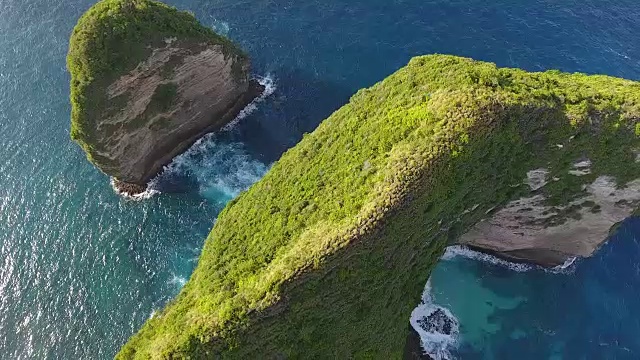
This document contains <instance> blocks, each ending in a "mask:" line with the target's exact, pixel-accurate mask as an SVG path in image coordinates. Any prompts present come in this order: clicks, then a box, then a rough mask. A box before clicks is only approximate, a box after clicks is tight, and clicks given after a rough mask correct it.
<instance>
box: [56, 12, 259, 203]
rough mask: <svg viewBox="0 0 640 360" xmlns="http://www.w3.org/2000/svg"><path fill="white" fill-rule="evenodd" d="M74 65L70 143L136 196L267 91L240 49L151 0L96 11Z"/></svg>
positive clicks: (83, 27)
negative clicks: (254, 77)
mask: <svg viewBox="0 0 640 360" xmlns="http://www.w3.org/2000/svg"><path fill="white" fill-rule="evenodd" d="M67 67H68V69H69V71H70V73H71V104H72V113H71V137H72V138H73V140H75V141H76V142H77V143H78V144H80V146H81V147H82V148H83V149H84V150H85V152H86V154H87V158H88V159H89V161H91V162H92V163H93V164H94V165H95V166H96V167H98V168H99V169H100V170H102V171H103V172H104V173H105V174H107V175H110V176H112V177H113V178H114V180H115V184H116V186H117V187H118V188H119V190H120V191H123V192H126V193H129V194H135V193H139V192H142V191H144V190H145V188H146V184H147V182H148V181H149V180H150V179H151V178H153V177H154V176H155V175H156V174H158V172H160V171H161V170H162V168H163V166H164V165H166V164H168V163H169V162H170V161H171V159H173V158H174V157H175V156H176V155H178V154H180V153H181V152H183V151H185V150H186V149H187V148H188V147H189V146H191V145H192V144H193V143H194V142H195V141H196V140H197V139H198V138H200V137H202V136H203V135H204V134H206V133H208V132H212V131H215V130H217V129H219V128H221V127H222V126H224V125H225V124H227V123H228V122H230V121H231V120H233V119H234V118H235V117H236V116H237V115H238V113H239V112H240V111H241V110H242V109H243V108H244V107H245V106H246V105H247V104H249V103H250V102H251V101H252V100H253V99H254V98H255V97H256V96H258V95H259V94H260V93H261V92H262V90H263V89H262V86H261V85H260V84H258V83H257V82H256V81H253V80H251V79H250V76H249V71H250V63H249V59H248V57H247V55H246V54H245V53H243V52H242V51H241V50H240V49H238V47H236V46H235V45H234V44H233V43H231V42H230V41H229V40H228V39H226V38H224V37H222V36H220V35H218V34H216V33H215V32H213V31H212V30H211V29H208V28H206V27H204V26H202V25H201V24H199V23H198V21H197V20H196V19H195V18H194V17H193V15H191V14H190V13H187V12H183V11H178V10H176V9H175V8H173V7H170V6H167V5H165V4H163V3H160V2H157V1H152V0H102V1H100V2H98V3H97V4H95V5H94V6H93V7H91V8H90V9H89V10H88V11H87V12H86V13H85V14H84V15H83V16H82V17H81V18H80V20H79V21H78V24H77V25H76V27H75V28H74V30H73V34H72V35H71V39H70V43H69V53H68V56H67Z"/></svg>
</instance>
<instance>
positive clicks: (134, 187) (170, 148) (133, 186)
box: [113, 80, 265, 196]
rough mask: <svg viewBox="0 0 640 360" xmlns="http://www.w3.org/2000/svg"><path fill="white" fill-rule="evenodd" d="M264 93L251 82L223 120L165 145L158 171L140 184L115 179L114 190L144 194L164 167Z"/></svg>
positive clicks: (256, 84)
mask: <svg viewBox="0 0 640 360" xmlns="http://www.w3.org/2000/svg"><path fill="white" fill-rule="evenodd" d="M264 91H265V87H264V85H262V84H260V83H259V82H258V81H256V80H251V81H250V83H249V89H248V91H247V92H246V93H244V95H243V96H242V97H241V98H240V99H238V101H237V102H236V103H235V104H233V105H232V106H231V107H230V108H229V109H228V110H227V111H226V112H225V114H224V116H223V117H222V118H220V119H215V120H214V121H212V122H211V124H210V125H209V126H208V127H206V128H204V129H202V130H198V129H194V131H193V132H192V133H190V134H185V136H183V137H182V138H178V139H176V141H175V143H167V144H166V145H165V148H166V151H164V152H163V151H160V152H159V156H158V160H156V161H155V163H156V164H158V165H156V166H155V168H158V171H155V172H151V173H149V174H148V175H147V176H146V177H145V179H144V180H143V181H142V182H140V183H137V182H126V181H120V180H118V179H115V178H114V181H113V186H114V188H115V189H116V191H117V192H119V193H123V194H126V195H129V196H135V195H139V194H142V193H143V192H145V191H146V190H147V187H148V182H149V181H150V180H151V179H153V178H154V177H156V176H157V175H158V174H160V173H161V172H162V171H163V169H164V167H165V166H166V165H168V164H169V163H171V161H172V160H173V158H175V157H176V156H177V155H179V154H181V153H183V152H185V151H186V150H187V149H189V148H190V147H191V146H193V144H195V143H196V142H197V141H198V140H199V139H200V138H202V137H203V136H204V135H206V134H209V133H212V132H215V131H217V130H220V129H222V128H223V127H225V126H226V125H227V124H229V123H231V122H232V121H233V120H234V119H236V117H237V116H238V115H239V114H240V112H242V110H243V109H245V108H246V107H247V106H248V105H249V104H251V102H252V101H254V100H255V99H257V98H259V97H260V96H261V95H262V94H263V93H264Z"/></svg>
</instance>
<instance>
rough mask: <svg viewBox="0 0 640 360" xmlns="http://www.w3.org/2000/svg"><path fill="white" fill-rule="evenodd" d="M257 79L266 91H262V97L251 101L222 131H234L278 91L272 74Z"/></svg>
mask: <svg viewBox="0 0 640 360" xmlns="http://www.w3.org/2000/svg"><path fill="white" fill-rule="evenodd" d="M255 79H256V80H257V81H258V83H259V84H260V85H262V86H264V90H263V91H262V94H260V96H258V97H257V98H255V99H253V101H251V102H250V103H249V105H247V106H245V107H244V109H242V110H241V111H240V113H238V116H236V118H235V119H233V120H232V121H231V122H229V123H228V124H227V125H225V126H224V127H223V128H222V131H229V130H232V129H233V128H234V127H235V126H236V125H237V124H238V123H239V122H240V121H241V120H242V119H244V118H246V117H247V116H249V115H250V114H251V113H252V112H254V111H256V109H257V108H258V104H260V103H261V102H263V101H264V99H266V98H268V97H269V96H270V95H271V94H273V93H274V92H275V91H276V83H275V80H274V79H273V77H272V76H271V74H267V75H266V76H264V77H263V76H256V77H255Z"/></svg>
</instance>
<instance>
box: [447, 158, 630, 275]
mask: <svg viewBox="0 0 640 360" xmlns="http://www.w3.org/2000/svg"><path fill="white" fill-rule="evenodd" d="M580 164H581V163H577V165H580ZM582 164H586V163H585V162H583V163H582ZM539 172H540V170H538V173H539ZM542 172H543V173H544V172H545V171H544V169H542ZM588 172H589V170H588V166H586V167H583V168H582V169H576V170H572V171H571V172H570V173H568V174H567V175H566V176H569V177H571V176H582V175H586V173H588ZM531 173H532V172H530V174H531ZM555 179H556V180H555V181H561V179H559V178H555ZM529 180H531V178H529ZM551 181H553V180H551ZM545 182H546V181H545ZM530 185H531V183H530ZM544 185H546V184H544V183H543V184H540V187H539V188H538V187H537V186H536V185H531V189H532V193H531V194H530V195H529V196H526V197H522V198H519V199H517V200H513V201H511V202H509V203H507V204H506V205H505V206H504V207H502V208H501V209H500V210H498V211H495V213H493V214H491V215H489V216H488V217H487V218H486V219H484V220H482V221H480V222H479V223H477V224H476V225H475V226H473V227H472V228H471V229H470V230H469V231H468V232H467V233H465V234H464V235H462V237H461V238H460V240H459V243H460V244H463V245H467V246H469V247H471V248H474V249H476V250H480V251H485V252H490V253H494V254H496V255H498V256H500V257H503V258H507V259H509V260H512V261H524V262H532V263H536V264H538V265H542V266H547V267H551V266H558V265H561V264H563V263H564V262H566V261H567V260H569V259H570V258H573V257H589V256H591V255H592V254H593V253H594V252H595V251H596V250H597V249H598V248H599V247H600V245H601V244H602V243H604V242H605V241H606V240H607V239H608V235H609V233H610V231H611V229H612V227H614V226H615V225H616V224H618V223H619V222H621V221H623V220H625V219H626V218H628V217H629V216H631V215H632V214H633V213H634V211H635V210H636V209H638V208H639V207H640V178H639V179H636V180H633V181H630V182H628V183H626V184H618V183H616V179H615V178H612V177H608V176H599V177H597V178H596V179H595V180H594V181H593V182H592V183H589V184H585V185H584V189H583V193H582V194H581V195H580V196H578V197H577V198H575V199H573V200H572V201H570V202H567V203H566V204H562V205H556V206H552V205H549V204H548V203H547V202H546V200H547V199H546V197H545V196H544V195H543V194H540V192H539V191H537V190H538V189H540V188H542V187H543V186H544Z"/></svg>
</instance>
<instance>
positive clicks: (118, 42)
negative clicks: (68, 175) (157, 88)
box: [67, 0, 245, 163]
mask: <svg viewBox="0 0 640 360" xmlns="http://www.w3.org/2000/svg"><path fill="white" fill-rule="evenodd" d="M167 39H174V40H178V41H180V42H183V43H187V42H190V43H193V44H194V45H195V44H198V46H201V47H202V46H204V45H206V44H211V45H222V46H223V48H224V51H225V53H228V54H234V55H237V56H240V57H245V55H244V54H243V53H242V51H240V50H239V49H238V48H236V47H235V46H234V45H233V44H232V43H231V42H230V41H229V40H228V39H226V38H224V37H222V36H220V35H218V34H216V33H215V32H213V31H212V30H211V29H209V28H206V27H204V26H202V25H201V24H200V23H198V21H197V20H196V19H195V18H194V17H193V15H191V14H190V13H188V12H185V11H178V10H176V9H175V8H173V7H171V6H168V5H165V4H163V3H161V2H158V1H154V0H102V1H99V2H98V3H97V4H95V5H94V6H92V7H91V8H90V9H89V10H88V11H87V12H86V13H85V14H84V15H82V17H81V18H80V20H79V21H78V23H77V25H76V26H75V28H74V29H73V33H72V34H71V39H70V41H69V53H68V55H67V68H68V69H69V72H70V73H71V105H72V109H71V137H72V138H73V139H74V140H75V141H77V142H78V143H79V144H80V145H81V146H82V148H83V149H84V150H85V151H86V153H87V157H88V159H89V160H90V161H92V162H94V163H95V162H96V160H97V159H100V161H107V160H108V159H103V157H101V156H100V154H99V151H97V150H96V149H94V142H95V139H94V133H95V128H96V124H95V121H96V120H97V119H100V118H101V117H103V116H104V115H105V114H108V113H113V112H116V111H118V110H119V109H120V108H121V107H122V106H123V105H124V104H126V102H127V99H126V98H121V99H119V100H120V101H119V102H118V101H109V99H108V96H107V91H106V89H107V87H108V86H109V85H110V84H111V83H112V82H113V81H114V80H116V79H118V78H119V77H120V76H122V75H125V74H127V73H129V72H130V71H131V70H133V69H135V68H136V66H138V64H139V63H140V62H142V61H143V60H145V59H147V58H148V57H149V55H151V53H152V51H153V50H154V49H156V48H158V47H161V46H165V45H166V43H165V41H166V40H167ZM168 70H171V69H168Z"/></svg>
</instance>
